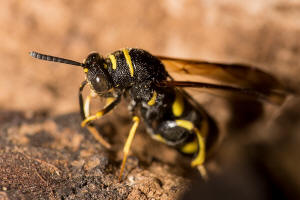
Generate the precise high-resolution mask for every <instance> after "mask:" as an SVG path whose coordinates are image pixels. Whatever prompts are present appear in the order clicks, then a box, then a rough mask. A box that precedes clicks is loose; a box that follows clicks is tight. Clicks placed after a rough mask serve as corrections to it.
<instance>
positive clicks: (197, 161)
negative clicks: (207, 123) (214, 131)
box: [191, 128, 208, 180]
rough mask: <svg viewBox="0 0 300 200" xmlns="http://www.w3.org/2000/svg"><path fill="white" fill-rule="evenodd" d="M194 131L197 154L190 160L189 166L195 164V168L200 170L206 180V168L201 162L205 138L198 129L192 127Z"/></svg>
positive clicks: (202, 161)
mask: <svg viewBox="0 0 300 200" xmlns="http://www.w3.org/2000/svg"><path fill="white" fill-rule="evenodd" d="M194 132H195V134H196V136H197V140H198V145H199V150H198V154H197V156H196V158H195V159H194V160H193V161H192V163H191V166H192V167H196V166H197V169H198V171H199V172H200V174H201V176H202V177H203V179H204V180H207V178H208V177H207V173H206V169H205V167H204V166H203V163H204V161H205V139H204V137H203V136H202V135H201V133H200V131H199V130H198V129H196V128H194Z"/></svg>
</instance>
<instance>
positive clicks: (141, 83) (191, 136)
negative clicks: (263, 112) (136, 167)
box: [30, 48, 285, 179]
mask: <svg viewBox="0 0 300 200" xmlns="http://www.w3.org/2000/svg"><path fill="white" fill-rule="evenodd" d="M30 55H31V56H32V57H34V58H38V59H42V60H47V61H54V62H60V63H66V64H70V65H76V66H81V67H82V68H83V71H84V73H85V75H86V79H85V80H84V81H83V82H82V84H81V86H80V89H79V103H80V112H81V116H82V118H83V121H82V123H81V126H82V127H87V128H88V129H89V130H90V132H92V133H93V134H94V135H95V137H96V138H97V139H98V140H99V141H100V142H102V143H103V144H104V145H105V146H108V145H109V144H107V143H106V142H105V141H103V140H102V139H101V137H100V136H99V135H98V136H97V134H96V133H95V130H96V129H94V128H93V124H92V121H94V120H96V119H99V118H101V117H102V116H103V115H105V114H106V113H108V112H109V111H111V110H112V109H113V108H115V107H116V105H118V103H119V102H120V101H121V97H123V96H125V97H126V98H128V99H129V100H130V104H129V106H128V107H129V110H130V112H131V113H132V116H133V118H132V119H133V126H132V128H131V130H130V132H129V136H128V139H127V141H126V144H125V146H124V149H123V152H124V157H123V162H122V165H121V171H120V177H119V178H120V179H121V178H122V173H123V170H124V166H125V163H126V159H127V156H128V154H129V150H130V146H131V143H132V140H133V137H134V135H135V133H136V130H137V127H138V125H139V123H140V120H142V121H143V122H144V123H145V126H146V129H147V132H148V133H149V134H150V135H151V136H152V138H154V139H155V140H158V141H161V142H163V143H166V144H168V145H170V146H174V147H175V148H177V149H178V150H179V151H180V152H183V153H185V154H192V155H194V158H193V160H192V162H191V166H192V167H198V169H199V171H200V173H201V174H202V175H203V176H206V172H205V168H204V167H203V164H204V161H205V156H206V151H208V150H209V149H208V148H209V146H208V145H207V141H208V140H209V138H210V132H211V131H212V129H213V128H212V127H215V122H214V120H213V119H212V118H211V117H210V116H209V115H208V114H207V113H206V112H205V110H204V109H202V107H201V106H200V105H199V104H198V103H197V102H196V101H195V100H194V99H193V98H192V97H191V96H190V95H188V93H187V92H185V91H184V90H183V89H182V88H183V87H194V88H198V89H202V90H203V89H204V90H206V91H209V92H229V93H236V94H243V95H248V96H251V97H255V98H259V99H265V100H268V101H270V102H273V103H277V104H280V103H281V102H283V100H284V98H285V91H284V88H283V87H282V86H281V85H280V84H279V83H278V81H277V80H275V79H274V78H273V77H272V76H270V75H268V74H267V73H264V72H262V71H260V70H258V69H256V68H253V67H247V66H243V65H238V64H218V63H209V62H202V61H193V60H184V59H176V58H168V57H161V56H153V55H151V54H150V53H148V52H147V51H145V50H142V49H135V48H125V49H122V50H119V51H115V52H113V53H111V54H109V55H108V56H107V57H102V56H101V55H99V54H98V53H91V54H89V55H88V57H87V58H86V59H85V60H84V61H83V63H79V62H76V61H72V60H68V59H64V58H59V57H54V56H49V55H44V54H40V53H37V52H31V53H30ZM171 73H172V74H176V73H177V74H180V75H187V76H185V78H187V77H188V79H186V80H184V81H182V80H177V79H176V80H174V79H173V78H172V77H171V75H170V74H171ZM200 76H204V77H205V78H208V79H212V80H216V81H218V82H219V83H218V84H214V83H207V82H199V81H198V80H197V78H199V77H200ZM187 80H188V81H187ZM86 85H89V86H90V88H91V93H90V94H89V95H88V96H87V97H86V100H85V102H84V101H83V97H82V96H83V95H82V91H83V89H84V87H85V86H86ZM96 96H100V97H103V98H105V99H106V106H105V107H104V108H103V109H101V110H100V111H98V112H96V113H95V114H90V101H91V98H93V97H96Z"/></svg>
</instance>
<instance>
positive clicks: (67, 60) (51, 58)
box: [29, 51, 84, 67]
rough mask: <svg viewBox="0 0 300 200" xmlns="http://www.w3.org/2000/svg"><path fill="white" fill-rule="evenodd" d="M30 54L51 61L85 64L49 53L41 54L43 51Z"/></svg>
mask: <svg viewBox="0 0 300 200" xmlns="http://www.w3.org/2000/svg"><path fill="white" fill-rule="evenodd" d="M29 55H31V56H32V57H34V58H37V59H41V60H47V61H51V62H59V63H65V64H69V65H76V66H81V67H83V66H84V64H83V63H80V62H76V61H74V60H69V59H65V58H59V57H55V56H49V55H46V54H41V53H38V52H35V51H32V52H29Z"/></svg>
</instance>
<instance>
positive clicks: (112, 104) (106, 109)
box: [81, 96, 121, 127]
mask: <svg viewBox="0 0 300 200" xmlns="http://www.w3.org/2000/svg"><path fill="white" fill-rule="evenodd" d="M120 99H121V98H120V96H118V97H117V98H115V99H114V100H113V101H111V102H110V103H109V104H108V105H106V106H105V107H104V108H103V109H102V110H100V111H98V112H96V114H94V115H90V116H88V117H85V119H84V120H83V121H82V122H81V126H82V127H85V126H86V125H87V124H88V123H90V122H92V121H94V120H96V119H99V118H100V117H102V116H103V115H105V114H106V113H108V112H109V111H111V110H112V109H113V108H114V107H115V106H116V105H117V104H118V103H119V102H120Z"/></svg>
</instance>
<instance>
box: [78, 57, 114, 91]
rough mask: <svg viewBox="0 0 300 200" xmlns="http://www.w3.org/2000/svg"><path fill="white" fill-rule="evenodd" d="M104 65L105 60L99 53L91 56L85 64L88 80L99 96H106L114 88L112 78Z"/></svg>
mask: <svg viewBox="0 0 300 200" xmlns="http://www.w3.org/2000/svg"><path fill="white" fill-rule="evenodd" d="M104 65H105V60H104V58H103V57H102V56H100V55H99V54H98V53H91V54H89V55H88V57H87V58H86V60H85V62H84V71H85V73H86V77H87V80H88V82H89V83H90V84H91V86H92V88H93V89H94V90H95V92H96V93H98V94H104V93H105V92H106V91H108V90H109V89H111V88H112V82H111V77H110V75H109V73H108V71H107V70H106V69H105V68H104Z"/></svg>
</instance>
